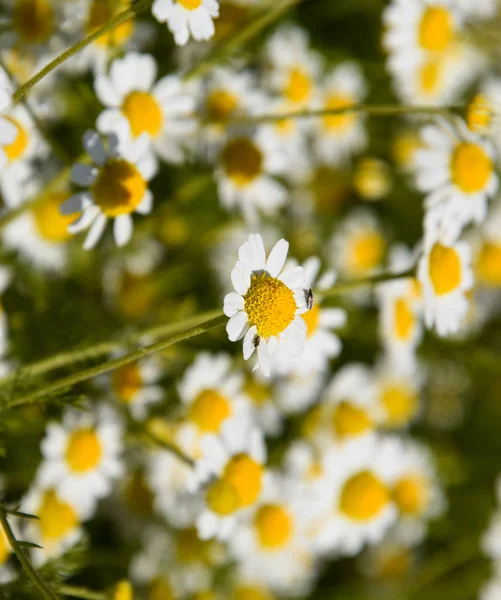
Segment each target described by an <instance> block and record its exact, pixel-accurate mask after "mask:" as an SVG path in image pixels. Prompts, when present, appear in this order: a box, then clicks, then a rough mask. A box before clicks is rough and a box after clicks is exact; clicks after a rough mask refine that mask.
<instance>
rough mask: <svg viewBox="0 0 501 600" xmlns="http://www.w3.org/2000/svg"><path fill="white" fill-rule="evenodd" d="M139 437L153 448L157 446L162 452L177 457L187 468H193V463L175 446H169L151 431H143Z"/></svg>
mask: <svg viewBox="0 0 501 600" xmlns="http://www.w3.org/2000/svg"><path fill="white" fill-rule="evenodd" d="M141 436H142V437H143V438H144V440H145V441H147V442H151V443H152V444H154V445H155V446H158V447H159V448H162V449H163V450H167V452H170V453H171V454H174V456H177V458H179V460H181V461H183V462H184V463H185V464H186V465H188V466H189V467H193V466H194V465H195V461H194V460H193V459H192V458H190V457H189V456H187V455H186V454H184V453H183V452H182V451H181V450H180V449H179V448H178V447H177V446H176V445H175V444H170V443H169V442H166V441H165V440H161V439H160V438H159V437H157V436H156V435H155V434H153V433H151V431H143V432H141Z"/></svg>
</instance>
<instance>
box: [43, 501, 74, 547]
mask: <svg viewBox="0 0 501 600" xmlns="http://www.w3.org/2000/svg"><path fill="white" fill-rule="evenodd" d="M37 516H38V518H39V519H40V522H39V527H40V533H41V534H42V537H43V538H44V540H45V541H46V542H54V541H56V540H60V539H61V538H63V537H64V536H65V535H67V534H68V533H69V532H70V531H71V530H72V529H74V528H75V527H76V526H77V525H78V523H79V519H78V517H77V515H76V513H75V511H74V510H73V508H72V507H71V506H70V505H69V504H67V503H66V502H63V501H62V500H60V499H59V498H58V497H57V494H56V492H55V490H47V491H46V492H45V494H44V497H43V500H42V503H41V506H40V508H39V509H38V515H37Z"/></svg>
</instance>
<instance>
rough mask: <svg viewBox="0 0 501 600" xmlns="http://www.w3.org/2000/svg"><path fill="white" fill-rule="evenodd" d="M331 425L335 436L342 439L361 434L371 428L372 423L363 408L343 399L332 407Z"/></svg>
mask: <svg viewBox="0 0 501 600" xmlns="http://www.w3.org/2000/svg"><path fill="white" fill-rule="evenodd" d="M332 427H333V429H334V433H335V434H336V436H337V437H339V438H341V439H344V438H348V437H356V436H359V435H362V434H363V433H365V432H367V431H369V430H371V429H372V427H373V423H372V419H371V417H370V416H369V414H368V413H367V412H366V411H365V410H363V409H362V408H359V407H358V406H355V405H354V404H351V403H350V402H346V401H344V402H340V403H339V404H338V405H337V406H336V408H335V409H334V413H333V415H332Z"/></svg>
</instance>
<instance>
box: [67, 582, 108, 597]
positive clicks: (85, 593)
mask: <svg viewBox="0 0 501 600" xmlns="http://www.w3.org/2000/svg"><path fill="white" fill-rule="evenodd" d="M58 591H59V593H60V594H63V596H71V597H72V598H81V599H82V600H105V598H106V595H105V594H103V593H101V592H94V591H92V590H88V589H86V588H83V587H75V586H72V585H61V586H60V587H59V589H58Z"/></svg>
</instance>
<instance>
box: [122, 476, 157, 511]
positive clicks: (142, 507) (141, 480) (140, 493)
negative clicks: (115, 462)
mask: <svg viewBox="0 0 501 600" xmlns="http://www.w3.org/2000/svg"><path fill="white" fill-rule="evenodd" d="M124 500H125V503H126V505H127V508H128V509H129V510H130V511H131V512H132V513H134V514H136V515H140V516H142V517H148V516H151V514H152V509H153V492H152V491H151V489H150V487H149V485H148V483H147V481H146V478H145V476H144V473H142V472H141V471H135V472H134V473H132V475H131V476H130V478H129V480H128V481H127V484H126V486H125V490H124Z"/></svg>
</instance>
